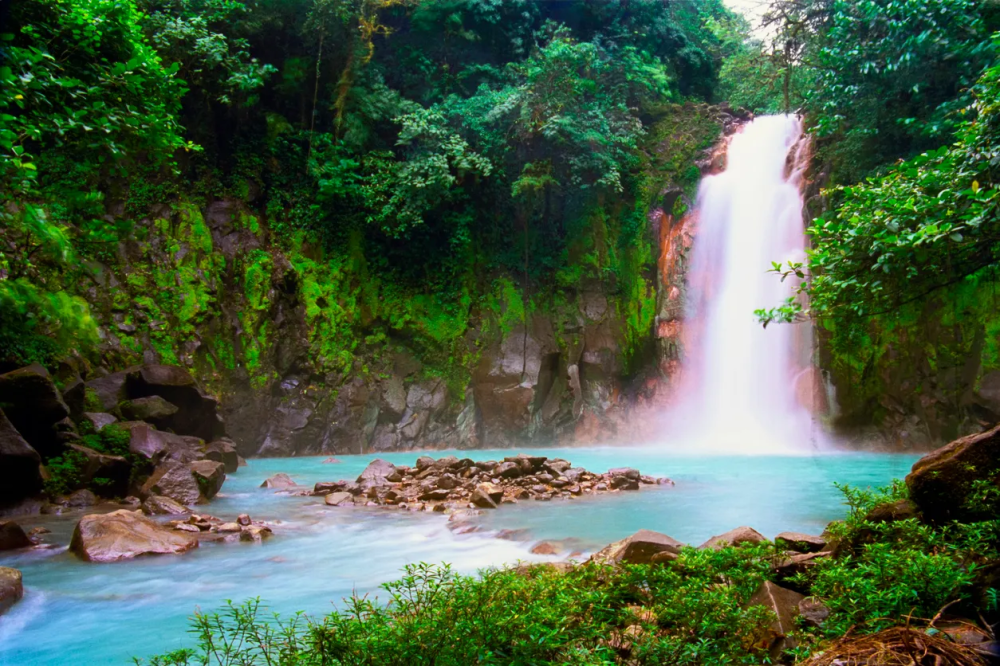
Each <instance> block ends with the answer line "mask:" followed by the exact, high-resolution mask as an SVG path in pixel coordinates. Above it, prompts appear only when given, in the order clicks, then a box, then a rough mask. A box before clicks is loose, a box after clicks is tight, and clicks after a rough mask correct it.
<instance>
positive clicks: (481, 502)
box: [469, 483, 503, 509]
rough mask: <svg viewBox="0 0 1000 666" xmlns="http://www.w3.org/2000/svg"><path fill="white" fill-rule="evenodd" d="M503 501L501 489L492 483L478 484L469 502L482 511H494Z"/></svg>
mask: <svg viewBox="0 0 1000 666" xmlns="http://www.w3.org/2000/svg"><path fill="white" fill-rule="evenodd" d="M502 499H503V488H501V487H500V486H498V485H496V484H493V483H480V484H479V485H478V486H476V489H475V490H474V491H472V495H471V496H470V497H469V501H470V502H472V503H473V504H475V505H476V506H478V507H480V508H482V509H495V508H496V507H497V504H499V503H500V500H502Z"/></svg>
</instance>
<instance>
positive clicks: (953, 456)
mask: <svg viewBox="0 0 1000 666" xmlns="http://www.w3.org/2000/svg"><path fill="white" fill-rule="evenodd" d="M29 441H30V440H29ZM977 481H984V482H986V483H988V484H991V485H993V486H997V485H998V484H1000V426H997V427H995V428H993V429H992V430H989V431H987V432H983V433H979V434H977V435H970V436H968V437H963V438H961V439H958V440H955V441H954V442H952V443H951V444H948V445H947V446H944V447H942V448H940V449H938V450H937V451H934V452H932V453H929V454H927V455H926V456H924V457H923V458H921V459H920V460H918V461H917V462H916V463H914V465H913V469H912V470H911V471H910V473H909V475H907V477H906V487H907V488H909V490H910V499H912V500H913V502H914V503H915V504H916V506H917V507H918V508H919V510H920V512H921V513H922V514H923V516H924V518H925V519H926V520H928V521H930V522H938V523H939V522H947V521H950V520H961V521H965V522H970V521H978V520H988V519H989V518H991V517H993V516H995V515H996V512H997V510H998V509H1000V507H998V506H978V507H977V506H970V505H969V504H968V503H967V500H968V498H969V496H970V493H971V492H972V490H973V487H974V485H975V484H976V482H977Z"/></svg>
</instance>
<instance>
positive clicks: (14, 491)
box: [0, 409, 42, 507]
mask: <svg viewBox="0 0 1000 666" xmlns="http://www.w3.org/2000/svg"><path fill="white" fill-rule="evenodd" d="M41 463H42V458H41V456H39V455H38V451H36V450H35V449H33V448H32V447H31V445H30V444H28V442H26V441H25V440H24V438H23V437H21V434H20V433H19V432H18V431H17V430H16V429H15V428H14V426H13V424H11V422H10V421H9V420H8V419H7V416H6V414H5V413H4V411H3V410H2V409H0V507H2V506H6V505H10V504H14V503H16V502H18V501H20V500H22V499H24V498H26V497H31V496H33V495H36V494H38V493H39V492H40V491H41V489H42V476H41V473H40V472H39V469H38V468H39V465H41Z"/></svg>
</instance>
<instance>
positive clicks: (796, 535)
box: [774, 532, 826, 553]
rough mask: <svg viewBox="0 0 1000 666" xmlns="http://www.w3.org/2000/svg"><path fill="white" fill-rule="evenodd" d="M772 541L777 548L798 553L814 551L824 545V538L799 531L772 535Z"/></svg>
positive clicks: (819, 549)
mask: <svg viewBox="0 0 1000 666" xmlns="http://www.w3.org/2000/svg"><path fill="white" fill-rule="evenodd" d="M774 543H775V545H777V546H778V547H779V548H784V549H785V550H794V551H796V552H798V553H816V552H819V551H821V550H823V549H824V548H825V547H826V539H824V538H823V537H821V536H813V535H812V534H802V533H801V532H782V533H781V534H779V535H778V536H776V537H774Z"/></svg>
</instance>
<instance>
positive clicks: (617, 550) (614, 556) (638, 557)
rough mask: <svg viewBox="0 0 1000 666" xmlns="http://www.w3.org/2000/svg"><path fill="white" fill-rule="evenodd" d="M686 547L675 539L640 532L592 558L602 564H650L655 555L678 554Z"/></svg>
mask: <svg viewBox="0 0 1000 666" xmlns="http://www.w3.org/2000/svg"><path fill="white" fill-rule="evenodd" d="M683 546H684V544H683V543H681V542H680V541H677V540H676V539H674V538H673V537H669V536H667V535H666V534H661V533H659V532H653V531H652V530H639V531H638V532H636V533H635V534H633V535H632V536H630V537H627V538H625V539H622V540H621V541H616V542H615V543H613V544H610V545H608V546H605V547H604V548H603V549H602V550H600V551H599V552H597V553H595V554H594V556H593V557H592V558H591V559H592V560H594V561H595V562H599V563H602V564H620V563H622V562H625V563H628V564H648V563H649V562H650V560H651V559H652V557H653V555H655V554H657V553H662V552H670V553H674V554H677V553H679V552H680V550H681V548H682V547H683Z"/></svg>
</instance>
